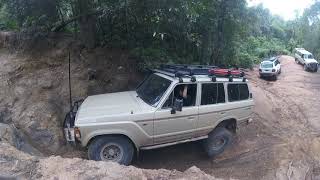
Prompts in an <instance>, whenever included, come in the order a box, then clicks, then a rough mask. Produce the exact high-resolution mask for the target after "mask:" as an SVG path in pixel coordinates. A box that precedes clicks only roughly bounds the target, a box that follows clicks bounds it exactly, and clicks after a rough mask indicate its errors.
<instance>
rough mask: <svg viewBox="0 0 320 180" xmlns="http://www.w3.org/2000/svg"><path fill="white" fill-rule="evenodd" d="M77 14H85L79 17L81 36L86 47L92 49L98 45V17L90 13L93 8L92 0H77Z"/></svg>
mask: <svg viewBox="0 0 320 180" xmlns="http://www.w3.org/2000/svg"><path fill="white" fill-rule="evenodd" d="M77 11H78V13H77V15H82V14H85V15H84V16H81V17H80V18H79V19H78V23H79V30H80V38H81V41H82V42H83V43H84V44H85V46H86V47H88V48H90V49H92V48H94V47H95V46H96V45H97V26H96V22H97V17H96V14H90V12H92V11H94V10H93V2H92V1H91V0H77Z"/></svg>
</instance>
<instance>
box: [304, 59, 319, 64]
mask: <svg viewBox="0 0 320 180" xmlns="http://www.w3.org/2000/svg"><path fill="white" fill-rule="evenodd" d="M305 61H306V63H307V64H309V63H318V61H317V60H315V59H305Z"/></svg>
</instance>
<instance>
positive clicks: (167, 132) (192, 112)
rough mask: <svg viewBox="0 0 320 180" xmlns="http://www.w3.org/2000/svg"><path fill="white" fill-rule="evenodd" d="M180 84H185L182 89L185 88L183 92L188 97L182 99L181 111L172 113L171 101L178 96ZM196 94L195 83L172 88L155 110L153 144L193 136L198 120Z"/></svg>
mask: <svg viewBox="0 0 320 180" xmlns="http://www.w3.org/2000/svg"><path fill="white" fill-rule="evenodd" d="M181 86H182V87H185V86H187V88H183V89H187V92H185V94H186V95H187V96H188V98H189V99H188V100H187V101H184V106H183V108H182V111H176V113H175V114H172V113H171V109H172V108H171V107H172V102H173V99H174V98H178V97H177V96H178V93H179V90H178V89H182V88H181ZM182 91H183V90H182ZM181 94H183V93H181ZM196 96H197V84H180V85H178V86H176V87H175V88H174V90H173V92H172V93H171V94H170V96H169V97H168V98H167V101H166V102H165V103H164V105H163V106H162V107H161V108H160V109H159V110H158V111H156V112H155V116H154V144H164V143H170V142H176V141H181V140H186V139H190V138H193V137H194V129H195V127H196V123H197V120H198V106H196Z"/></svg>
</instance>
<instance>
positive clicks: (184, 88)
mask: <svg viewBox="0 0 320 180" xmlns="http://www.w3.org/2000/svg"><path fill="white" fill-rule="evenodd" d="M196 97H197V84H179V85H177V86H176V87H175V88H174V90H173V92H171V94H170V96H169V97H168V99H167V100H166V102H165V103H164V104H163V106H162V109H168V108H171V107H172V105H173V102H174V99H181V100H183V107H191V106H195V104H196Z"/></svg>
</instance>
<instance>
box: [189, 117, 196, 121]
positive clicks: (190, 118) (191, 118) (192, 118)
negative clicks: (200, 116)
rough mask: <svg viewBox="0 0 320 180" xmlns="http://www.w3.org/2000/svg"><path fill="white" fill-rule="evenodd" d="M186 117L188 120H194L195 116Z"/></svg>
mask: <svg viewBox="0 0 320 180" xmlns="http://www.w3.org/2000/svg"><path fill="white" fill-rule="evenodd" d="M187 119H189V120H194V119H195V117H188V118H187Z"/></svg>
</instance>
